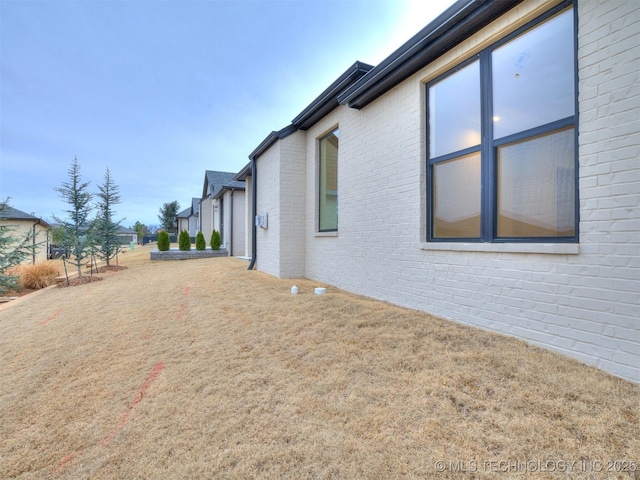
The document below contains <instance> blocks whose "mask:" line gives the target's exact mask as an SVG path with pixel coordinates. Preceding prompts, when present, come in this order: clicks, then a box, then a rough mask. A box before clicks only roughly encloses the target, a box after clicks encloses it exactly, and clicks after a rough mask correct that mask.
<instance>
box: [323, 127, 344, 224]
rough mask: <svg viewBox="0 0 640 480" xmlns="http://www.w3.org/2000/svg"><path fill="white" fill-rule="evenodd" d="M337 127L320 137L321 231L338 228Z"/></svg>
mask: <svg viewBox="0 0 640 480" xmlns="http://www.w3.org/2000/svg"><path fill="white" fill-rule="evenodd" d="M339 136H340V135H339V131H338V129H337V128H336V129H335V130H334V131H333V132H331V133H329V134H328V135H326V136H324V137H322V138H321V139H320V172H319V173H320V175H319V177H320V185H319V191H320V198H319V206H320V209H319V218H320V222H319V228H318V229H319V231H321V232H335V231H337V230H338V137H339Z"/></svg>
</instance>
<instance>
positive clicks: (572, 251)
mask: <svg viewBox="0 0 640 480" xmlns="http://www.w3.org/2000/svg"><path fill="white" fill-rule="evenodd" d="M420 249H421V250H447V251H454V252H493V253H546V254H550V255H578V254H579V253H580V244H578V243H454V242H429V243H421V244H420Z"/></svg>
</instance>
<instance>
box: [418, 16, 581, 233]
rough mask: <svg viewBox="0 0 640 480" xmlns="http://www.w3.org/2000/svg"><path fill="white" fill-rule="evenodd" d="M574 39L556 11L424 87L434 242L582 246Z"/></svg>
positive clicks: (567, 20) (568, 22)
mask: <svg viewBox="0 0 640 480" xmlns="http://www.w3.org/2000/svg"><path fill="white" fill-rule="evenodd" d="M574 38H575V34H574V19H573V10H572V9H571V8H564V9H562V7H558V9H557V10H556V11H552V12H550V13H549V14H547V15H546V16H545V17H544V18H543V19H542V20H541V21H538V22H537V23H536V24H535V25H533V26H530V27H529V28H527V29H526V30H524V31H522V32H516V34H515V35H514V36H510V37H508V38H506V39H504V40H503V41H501V42H499V43H498V44H496V45H494V46H493V47H490V48H488V49H486V50H484V51H483V52H481V53H480V54H478V55H477V56H475V57H474V58H472V59H470V60H469V61H467V62H466V63H464V64H463V65H460V66H459V67H457V68H456V69H454V70H452V71H450V72H448V73H447V74H445V76H443V77H440V78H438V79H436V80H435V81H434V82H431V83H430V84H428V85H427V90H428V92H427V93H428V94H427V99H428V100H427V101H428V105H427V112H428V113H427V116H428V168H427V172H428V173H427V176H428V185H429V186H428V188H429V194H428V195H427V198H428V213H429V216H428V217H429V221H428V226H427V230H428V232H427V237H428V239H429V240H430V241H463V240H464V241H478V242H494V241H528V242H532V241H533V242H535V241H550V240H552V241H577V189H576V182H577V175H576V151H575V145H576V132H575V126H576V92H575V85H576V76H575V45H574Z"/></svg>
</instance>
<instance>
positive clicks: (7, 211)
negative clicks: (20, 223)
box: [0, 205, 51, 228]
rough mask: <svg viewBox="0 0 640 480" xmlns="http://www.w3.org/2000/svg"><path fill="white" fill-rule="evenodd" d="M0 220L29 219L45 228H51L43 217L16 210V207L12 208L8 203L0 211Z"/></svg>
mask: <svg viewBox="0 0 640 480" xmlns="http://www.w3.org/2000/svg"><path fill="white" fill-rule="evenodd" d="M0 220H30V221H33V222H35V223H38V224H40V225H43V226H45V227H46V228H51V225H49V224H48V223H47V222H46V221H44V220H43V219H41V218H38V217H36V216H34V215H31V214H29V213H26V212H23V211H22V210H18V209H17V208H13V207H11V206H9V205H5V207H4V208H3V209H2V210H1V211H0Z"/></svg>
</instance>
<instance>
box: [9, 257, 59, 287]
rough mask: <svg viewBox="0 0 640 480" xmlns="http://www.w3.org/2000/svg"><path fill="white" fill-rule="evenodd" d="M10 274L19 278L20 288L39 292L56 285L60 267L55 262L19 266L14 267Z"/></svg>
mask: <svg viewBox="0 0 640 480" xmlns="http://www.w3.org/2000/svg"><path fill="white" fill-rule="evenodd" d="M10 273H11V275H16V276H18V285H19V286H20V288H26V289H29V290H39V289H41V288H45V287H48V286H49V285H53V284H55V283H56V277H57V276H58V266H57V264H56V263H54V262H44V263H36V264H35V265H33V264H31V265H18V266H16V267H13V268H12V269H11V272H10Z"/></svg>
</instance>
